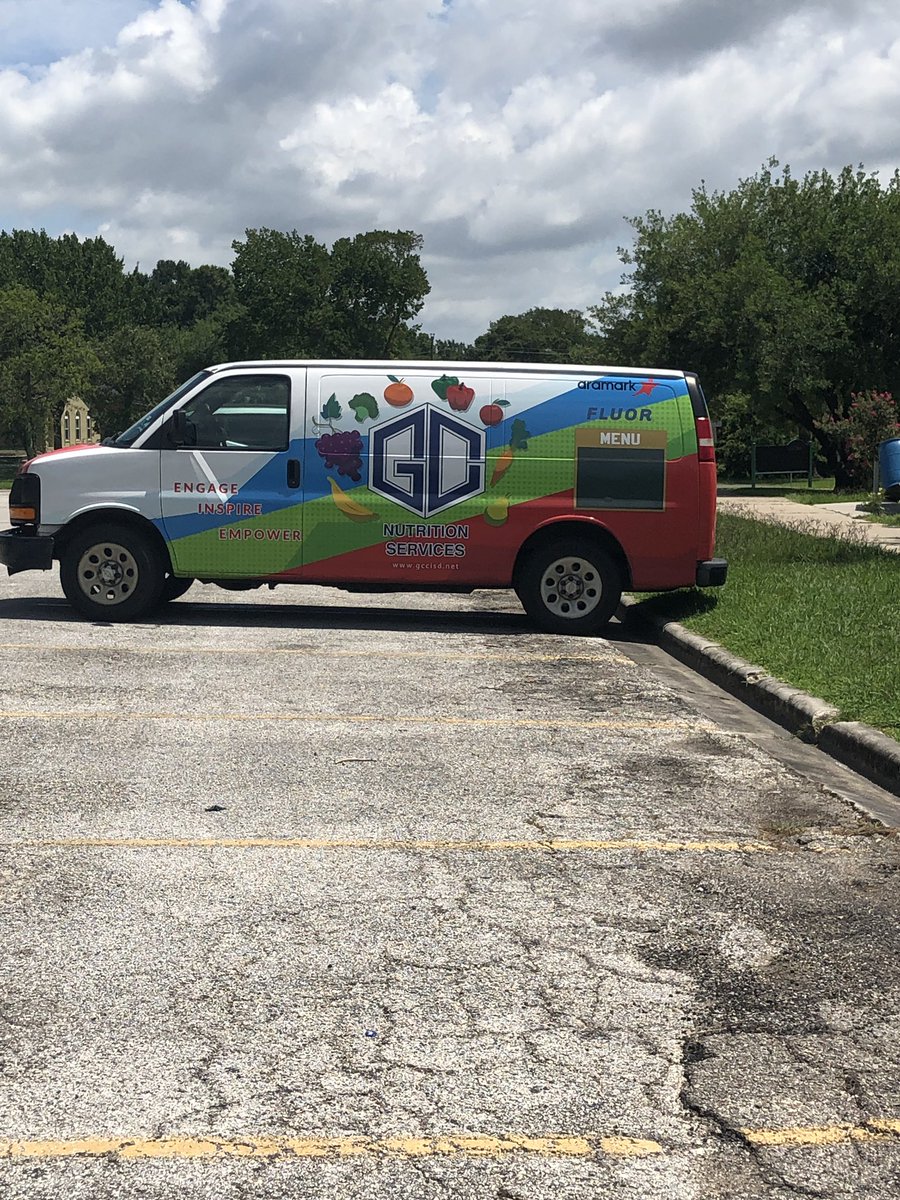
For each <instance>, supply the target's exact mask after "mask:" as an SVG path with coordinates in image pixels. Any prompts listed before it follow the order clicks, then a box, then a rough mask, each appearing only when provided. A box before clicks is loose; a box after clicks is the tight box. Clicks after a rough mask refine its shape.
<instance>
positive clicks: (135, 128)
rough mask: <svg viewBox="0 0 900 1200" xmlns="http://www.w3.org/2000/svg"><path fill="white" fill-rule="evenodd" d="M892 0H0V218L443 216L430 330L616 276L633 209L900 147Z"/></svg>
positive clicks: (143, 240)
mask: <svg viewBox="0 0 900 1200" xmlns="http://www.w3.org/2000/svg"><path fill="white" fill-rule="evenodd" d="M898 112H900V6H898V5H897V2H896V0H629V2H628V3H622V0H192V2H189V0H0V227H2V228H5V229H11V228H40V227H44V228H46V229H47V231H48V232H49V233H51V234H53V235H56V234H59V233H63V232H66V231H70V230H73V231H75V232H76V233H78V234H79V235H81V236H85V235H89V234H95V233H98V232H99V233H102V234H103V236H104V237H105V238H106V239H107V240H108V241H110V242H111V243H112V244H113V245H114V246H115V247H116V249H117V251H118V252H119V254H120V255H121V256H123V257H124V259H125V262H126V264H127V265H128V266H129V267H130V266H132V265H133V264H134V263H135V262H139V263H140V265H141V267H142V268H143V269H150V268H152V266H153V265H154V264H155V263H156V261H157V259H160V258H186V259H187V260H188V261H190V262H192V263H194V264H199V263H202V262H216V263H222V264H227V263H229V262H230V260H231V242H232V240H233V239H234V238H235V237H240V236H242V234H243V231H244V229H245V228H247V227H259V226H270V227H273V228H276V229H285V230H289V229H294V228H296V229H298V230H299V231H300V232H301V233H312V234H313V235H315V236H316V237H317V238H319V239H321V240H324V241H327V242H329V243H330V242H331V241H333V240H334V239H335V238H336V237H340V236H343V235H345V234H354V233H358V232H361V231H364V230H367V229H376V228H381V229H398V228H399V229H415V230H416V231H418V232H420V233H421V234H423V235H424V238H425V263H426V266H427V269H428V273H429V278H430V280H431V284H432V294H431V296H430V298H429V301H428V305H427V308H426V310H425V312H424V314H423V319H424V324H425V327H426V328H427V329H428V330H429V331H430V332H434V333H436V334H437V335H438V336H444V337H463V338H467V339H468V338H471V337H474V336H475V335H476V334H477V333H479V332H481V331H482V330H483V329H485V328H486V327H487V325H488V323H489V322H490V320H491V319H492V318H495V317H497V316H500V315H502V314H503V313H508V312H513V313H514V312H522V311H524V310H525V309H527V308H530V307H533V306H534V305H549V306H560V307H565V308H583V307H586V306H587V305H589V304H591V303H592V302H594V301H596V300H597V299H599V298H600V296H601V295H602V293H603V292H604V290H606V289H607V288H608V287H613V286H615V285H616V284H617V281H618V279H619V276H620V274H621V265H620V264H619V262H618V258H617V254H616V247H617V246H618V245H622V244H628V243H629V242H630V230H629V227H628V225H627V224H626V222H625V220H624V218H625V217H626V216H629V215H634V214H637V213H641V212H644V211H645V210H646V209H648V208H659V209H662V210H663V211H665V212H673V211H677V210H678V209H681V208H684V207H686V206H688V205H689V204H690V191H691V187H692V186H694V185H695V184H697V183H698V182H699V181H700V180H701V179H705V180H706V181H707V183H708V184H710V185H712V186H716V187H724V188H730V187H731V186H733V185H734V184H735V183H736V182H737V181H738V179H739V178H741V177H742V176H747V175H750V174H753V173H754V172H755V171H756V170H757V169H758V168H759V167H760V166H761V164H762V163H763V162H764V160H765V159H767V158H768V157H769V156H770V155H774V156H776V157H777V158H778V159H779V160H780V161H781V162H782V163H784V162H787V163H790V165H791V167H792V169H793V171H794V173H795V174H801V173H802V172H803V171H804V170H806V169H810V168H818V167H826V168H829V169H831V170H837V169H839V168H840V167H841V166H843V165H845V164H847V163H851V164H854V165H857V164H859V163H863V164H864V165H865V166H866V168H868V169H870V170H879V171H882V172H884V173H885V174H890V173H891V172H893V170H894V168H895V167H897V166H898V165H900V122H898V120H897V113H898Z"/></svg>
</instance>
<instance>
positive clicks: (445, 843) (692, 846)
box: [0, 837, 810, 854]
mask: <svg viewBox="0 0 900 1200" xmlns="http://www.w3.org/2000/svg"><path fill="white" fill-rule="evenodd" d="M0 846H2V847H4V848H15V849H31V850H46V849H50V850H53V849H79V848H111V849H131V850H153V849H171V850H205V849H217V850H400V851H413V852H425V853H428V852H433V851H453V852H458V853H490V852H502V851H510V852H516V851H519V852H540V853H548V854H549V853H572V852H575V851H588V852H598V851H610V852H611V851H617V850H634V851H637V852H638V853H640V854H652V853H660V854H775V853H779V852H783V851H781V848H780V847H778V846H775V845H772V844H770V843H768V842H737V841H708V840H707V841H701V840H697V841H672V840H668V839H662V838H602V839H601V838H548V839H546V840H543V841H541V840H538V839H534V840H527V841H526V840H516V839H512V838H510V839H504V840H499V841H487V840H484V841H463V840H445V839H437V838H436V839H429V840H415V839H412V838H305V837H186V838H178V837H145V838H141V837H134V838H131V837H71V838H36V839H31V838H29V839H22V840H16V841H3V842H0ZM802 849H803V850H804V851H807V850H809V849H810V848H809V847H807V846H804V847H802Z"/></svg>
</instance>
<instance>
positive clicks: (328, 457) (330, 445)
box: [316, 429, 363, 483]
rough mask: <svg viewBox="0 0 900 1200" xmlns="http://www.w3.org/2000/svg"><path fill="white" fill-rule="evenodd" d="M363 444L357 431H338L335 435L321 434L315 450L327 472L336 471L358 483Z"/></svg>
mask: <svg viewBox="0 0 900 1200" xmlns="http://www.w3.org/2000/svg"><path fill="white" fill-rule="evenodd" d="M362 448H363V442H362V438H361V437H360V435H359V432H358V430H356V429H351V430H350V431H349V432H348V433H344V432H342V431H340V430H338V431H337V432H336V433H323V434H322V436H321V437H320V438H318V439H317V441H316V450H317V451H318V453H319V456H320V457H321V458H323V459H324V460H325V466H326V467H328V469H329V470H332V471H337V473H338V475H344V476H345V477H346V478H348V479H352V480H353V481H354V483H359V479H360V468H361V467H362Z"/></svg>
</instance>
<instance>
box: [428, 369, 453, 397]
mask: <svg viewBox="0 0 900 1200" xmlns="http://www.w3.org/2000/svg"><path fill="white" fill-rule="evenodd" d="M458 383H459V380H458V379H457V378H456V376H455V375H442V376H441V377H440V379H435V380H434V381H433V383H432V385H431V390H432V391H433V392H434V394H435V395H436V396H437V397H438V398H439V399H440V400H446V399H447V391H448V389H449V388H452V387H456V386H457V384H458Z"/></svg>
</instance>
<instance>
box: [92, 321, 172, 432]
mask: <svg viewBox="0 0 900 1200" xmlns="http://www.w3.org/2000/svg"><path fill="white" fill-rule="evenodd" d="M98 356H99V363H98V366H97V369H96V371H95V372H94V375H93V378H92V380H91V383H90V386H89V387H88V389H87V390H86V392H85V393H84V399H85V400H86V402H87V405H88V407H89V408H90V410H91V413H92V415H93V417H94V419H95V421H96V422H97V425H98V426H99V428H100V431H101V433H103V434H104V435H106V436H111V435H113V434H116V433H121V432H122V430H123V429H127V428H128V426H129V425H131V423H132V422H133V421H135V420H137V418H138V417H139V416H140V415H141V414H142V413H145V412H147V411H148V410H149V409H151V408H152V407H153V405H154V404H156V403H157V402H158V401H160V400H161V399H162V398H163V397H164V396H165V395H166V394H167V393H168V392H170V391H172V388H173V387H174V385H175V377H174V370H173V367H174V363H173V358H172V354H171V351H170V349H169V348H167V346H166V343H165V340H164V338H163V337H162V336H161V334H160V332H159V331H158V330H156V329H151V328H149V327H147V326H133V327H131V326H129V327H125V328H123V329H117V330H115V332H113V333H111V334H110V335H109V336H108V337H107V338H105V339H104V340H103V341H102V342H101V343H100V345H99V347H98Z"/></svg>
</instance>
